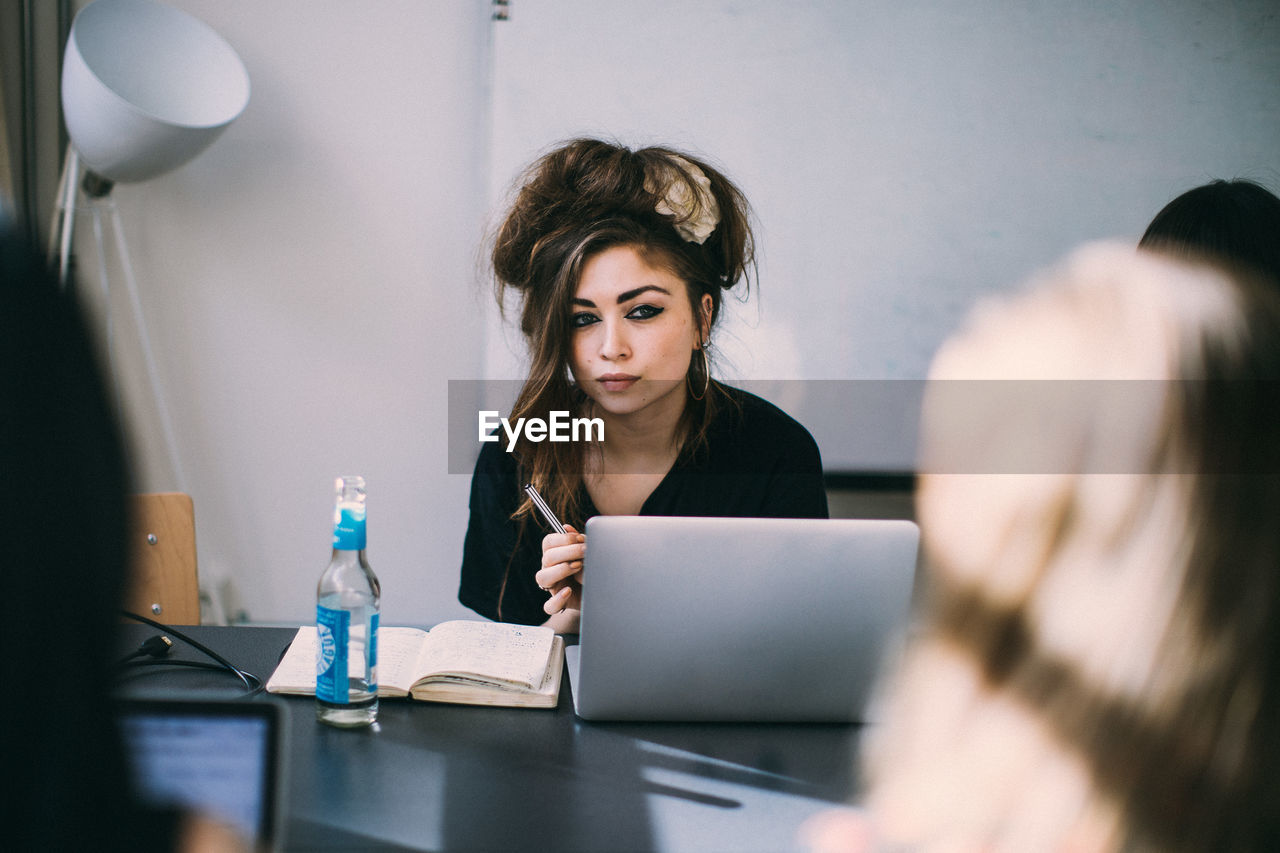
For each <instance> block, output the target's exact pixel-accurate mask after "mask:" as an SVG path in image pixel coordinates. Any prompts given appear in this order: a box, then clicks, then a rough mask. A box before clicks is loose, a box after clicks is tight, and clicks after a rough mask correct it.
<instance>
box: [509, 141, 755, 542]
mask: <svg viewBox="0 0 1280 853" xmlns="http://www.w3.org/2000/svg"><path fill="white" fill-rule="evenodd" d="M699 172H700V173H701V174H699ZM700 179H701V180H700ZM703 187H705V190H704V189H703ZM517 188H518V189H517V192H516V195H515V199H514V201H513V203H512V205H511V208H510V211H509V212H508V214H507V216H506V218H505V219H504V220H503V222H502V224H501V226H500V227H499V229H498V232H497V235H496V237H495V239H494V246H493V256H492V257H493V269H494V274H495V277H496V285H497V297H498V303H499V306H501V307H504V308H505V304H506V296H507V294H508V292H509V291H511V290H514V291H516V292H518V293H519V295H520V297H521V300H522V308H521V312H520V330H521V332H523V333H524V336H525V338H526V340H527V341H528V344H529V349H530V356H531V364H530V368H529V376H528V378H527V379H526V381H525V383H524V386H523V388H522V389H521V391H520V394H519V397H518V398H517V401H516V404H515V406H514V408H513V411H512V415H511V417H512V419H513V420H514V419H515V418H517V417H543V418H545V417H547V414H548V413H549V412H551V411H556V410H561V411H573V412H581V411H582V410H583V409H584V407H586V405H587V403H588V400H587V399H586V396H585V394H583V392H582V391H581V390H580V389H578V388H577V387H576V386H574V385H573V384H572V382H571V381H570V380H569V378H568V377H567V375H566V366H567V364H568V360H569V352H570V339H571V329H570V325H569V320H570V314H571V308H570V300H571V299H572V298H573V296H574V293H575V291H576V289H577V285H578V280H579V277H580V275H581V272H582V268H583V266H584V265H585V263H586V262H587V261H588V260H589V259H591V258H592V257H594V256H595V255H597V254H599V253H600V252H603V251H604V250H606V249H609V248H612V247H616V246H629V247H632V248H634V249H635V250H636V251H637V252H639V253H640V255H641V256H642V257H643V258H644V259H645V260H646V262H648V263H650V264H652V265H654V266H656V267H659V268H662V269H665V270H667V271H669V272H671V273H672V274H673V275H675V276H676V277H678V278H680V279H681V280H683V281H684V282H685V284H686V285H687V287H688V297H689V302H690V305H691V306H692V307H693V316H694V317H696V318H701V317H703V316H704V313H703V310H702V307H701V303H702V300H703V297H704V296H709V297H710V298H711V305H712V309H711V313H710V316H709V317H706V318H705V319H706V333H707V335H708V336H709V334H710V330H711V328H712V327H713V326H714V324H715V322H716V320H717V318H718V317H719V313H720V305H721V297H722V293H723V292H724V291H726V290H728V289H730V288H732V287H734V286H735V285H737V284H738V282H739V281H742V280H744V279H748V282H747V286H748V287H749V278H750V275H749V270H751V268H752V267H753V264H754V246H753V240H752V234H751V228H750V225H749V222H748V220H749V207H748V205H747V201H746V198H745V197H744V196H743V194H742V193H741V191H739V190H738V188H737V187H736V186H734V185H733V183H732V182H731V181H729V179H728V178H726V177H725V176H724V175H723V174H721V173H720V172H719V171H718V170H716V169H715V168H713V167H712V166H711V165H709V164H708V163H707V162H706V161H704V160H701V159H698V158H695V157H693V156H691V155H689V154H684V153H680V152H677V151H674V150H672V149H670V148H663V147H648V148H641V149H638V150H634V151H633V150H631V149H629V148H626V147H623V146H621V145H615V144H612V143H609V142H604V141H601V140H597V139H575V140H572V141H570V142H568V143H566V144H563V145H561V146H559V147H557V148H556V149H554V150H553V151H551V152H550V153H548V154H546V155H544V156H542V157H540V158H539V159H538V160H536V161H535V162H534V163H533V164H532V165H531V166H530V167H529V168H528V169H527V170H526V171H525V172H524V174H523V175H522V176H521V178H520V179H519V180H518V181H517ZM706 193H709V196H708V195H706ZM673 194H674V195H676V196H679V197H683V198H684V199H687V200H688V202H689V204H688V207H687V208H686V209H684V210H682V211H679V212H670V213H664V212H659V207H660V206H661V205H662V202H663V200H664V199H666V198H670V197H671V196H672V195H673ZM664 209H670V208H664ZM710 209H714V210H715V211H718V222H717V224H716V225H715V228H714V230H712V231H711V233H710V234H709V235H706V236H705V238H704V239H703V241H702V242H695V241H693V240H690V239H686V237H685V236H684V235H683V234H682V233H681V230H680V229H687V227H688V226H689V224H690V223H691V222H696V221H698V220H699V219H706V218H707V215H708V214H709V212H711V210H710ZM703 369H704V363H703V362H702V359H701V358H698V357H691V359H690V368H689V371H690V372H689V377H688V385H689V386H690V387H691V388H697V389H701V388H703V387H706V388H707V389H708V391H707V393H706V395H705V396H702V398H701V399H697V396H699V395H695V394H691V395H690V398H689V405H687V406H686V408H685V415H684V422H683V424H682V431H683V435H684V442H685V444H684V446H685V448H696V447H697V446H698V445H699V443H700V442H701V441H703V440H704V439H705V434H706V428H707V425H708V424H709V423H710V422H711V420H712V418H713V417H714V415H715V412H716V409H717V406H718V405H721V404H723V402H724V400H725V399H727V398H726V397H724V395H723V393H722V392H721V391H720V390H719V389H718V388H717V386H716V384H715V383H714V382H711V381H710V376H709V370H708V371H707V373H704V372H703ZM584 453H585V450H584V448H583V446H582V445H581V444H572V443H552V442H541V443H533V442H525V441H521V443H520V444H518V445H517V448H516V455H517V458H518V459H519V461H520V464H521V467H522V476H524V478H525V479H527V480H529V481H530V482H533V483H534V484H535V485H537V486H538V487H539V489H541V490H542V491H543V494H544V496H545V497H546V499H547V501H548V503H550V504H551V507H552V509H554V510H555V511H556V512H557V514H558V515H560V517H561V518H563V519H564V520H565V521H569V522H572V523H576V524H580V523H581V519H580V512H581V507H580V506H579V499H578V494H579V488H580V486H581V482H582V479H581V474H582V469H583V464H582V463H583V454H584ZM552 472H554V473H555V476H551V475H552ZM529 510H530V505H529V502H528V501H527V500H525V501H524V502H522V504H521V505H520V509H519V510H518V511H517V513H516V514H517V516H524V515H526V514H527V513H528V512H529Z"/></svg>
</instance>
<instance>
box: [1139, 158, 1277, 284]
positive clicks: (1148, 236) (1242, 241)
mask: <svg viewBox="0 0 1280 853" xmlns="http://www.w3.org/2000/svg"><path fill="white" fill-rule="evenodd" d="M1138 245H1139V246H1141V247H1142V248H1144V249H1154V250H1158V251H1164V252H1168V253H1171V254H1173V255H1175V256H1183V257H1187V256H1190V257H1197V256H1203V257H1204V259H1206V260H1209V261H1217V262H1221V263H1227V264H1233V265H1237V266H1245V267H1248V268H1250V269H1251V270H1252V271H1253V273H1254V274H1260V275H1264V276H1266V277H1267V278H1269V279H1270V280H1271V282H1272V283H1273V284H1274V285H1275V286H1276V287H1278V288H1280V198H1277V197H1276V196H1275V195H1273V194H1272V193H1271V192H1270V191H1268V190H1267V189H1266V188H1265V187H1263V186H1262V185H1261V184H1257V183H1254V182H1253V181H1247V180H1242V179H1237V180H1234V181H1224V180H1216V181H1210V182H1209V183H1207V184H1204V185H1203V186H1199V187H1195V188H1193V189H1190V190H1187V191H1186V192H1185V193H1183V194H1182V195H1180V196H1178V197H1177V198H1175V199H1174V200H1173V201H1171V202H1169V203H1168V204H1167V205H1165V206H1164V208H1162V209H1161V210H1160V212H1159V213H1157V214H1156V216H1155V218H1154V219H1152V220H1151V224H1150V225H1148V226H1147V230H1146V231H1145V232H1144V233H1143V235H1142V239H1141V240H1139V242H1138Z"/></svg>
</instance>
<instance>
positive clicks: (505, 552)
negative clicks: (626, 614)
mask: <svg viewBox="0 0 1280 853" xmlns="http://www.w3.org/2000/svg"><path fill="white" fill-rule="evenodd" d="M721 387H722V388H723V389H724V390H725V392H726V393H728V394H729V396H730V398H731V400H732V401H733V402H732V403H730V404H722V405H721V407H720V409H719V411H718V412H717V414H716V417H715V419H714V420H713V421H712V423H711V425H710V427H709V429H708V432H707V442H706V445H705V446H704V447H702V448H701V450H698V451H688V452H684V453H682V454H681V455H680V457H679V458H677V460H676V462H675V464H674V465H673V466H672V468H671V470H670V471H669V472H667V475H666V476H665V477H664V478H663V479H662V481H661V482H660V483H659V484H658V486H657V487H656V488H655V489H654V490H653V493H652V494H650V495H649V497H648V498H647V499H646V500H645V502H644V505H643V506H642V507H641V509H640V515H676V516H727V517H740V518H826V517H827V515H828V511H827V494H826V491H825V489H824V487H823V481H822V460H821V457H820V454H819V452H818V445H817V443H816V442H814V440H813V436H811V435H810V434H809V431H808V430H806V429H805V428H804V427H803V426H801V425H800V424H799V423H798V422H797V421H796V420H794V419H793V418H791V417H790V416H789V415H787V414H786V413H785V412H783V411H782V410H781V409H779V408H778V407H777V406H774V405H773V404H772V403H769V402H768V401H766V400H763V399H761V398H760V397H757V396H755V395H754V394H749V393H747V392H745V391H741V390H739V389H736V388H729V387H727V386H721ZM523 485H524V483H523V482H522V480H521V478H520V470H519V466H518V464H517V461H516V459H515V457H514V456H513V455H512V454H510V453H507V452H506V451H505V450H504V449H503V447H502V446H501V444H500V443H486V444H485V445H484V447H483V448H482V449H481V451H480V457H479V459H477V460H476V467H475V473H474V474H473V475H472V479H471V504H470V506H471V518H470V522H469V523H468V525H467V535H466V539H465V541H464V543H463V552H462V573H461V584H460V586H459V590H458V600H459V601H461V602H462V603H463V604H464V605H466V606H467V607H470V608H471V609H472V610H475V611H476V612H477V613H479V614H481V615H482V616H486V617H488V618H490V619H496V620H501V621H504V622H520V623H524V624H538V623H541V622H543V621H545V620H546V618H547V615H546V613H545V612H544V611H543V609H542V605H543V603H544V602H545V601H546V599H547V594H546V593H545V592H543V591H542V590H540V589H538V585H537V582H536V581H535V580H534V575H535V574H536V573H537V571H538V569H539V567H540V566H541V564H542V537H543V536H544V535H545V534H546V533H547V532H548V531H547V530H545V529H544V528H543V526H542V522H541V520H540V519H537V520H535V519H523V520H521V521H515V520H513V519H512V518H511V515H512V513H514V512H515V511H516V508H517V507H519V505H520V503H521V502H522V501H523V499H524V492H523V490H522V489H523ZM580 500H581V505H582V507H583V508H584V512H583V517H582V518H581V519H565V521H566V522H569V523H572V524H574V526H575V527H577V528H578V529H579V530H581V529H583V526H582V525H583V524H584V523H585V522H586V519H588V518H590V517H592V516H594V515H599V514H600V513H599V511H598V510H596V508H595V506H594V505H593V504H592V502H591V497H590V495H589V494H587V491H586V488H585V486H584V487H583V489H582V492H581V495H580ZM513 555H514V556H513Z"/></svg>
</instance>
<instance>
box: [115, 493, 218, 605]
mask: <svg viewBox="0 0 1280 853" xmlns="http://www.w3.org/2000/svg"><path fill="white" fill-rule="evenodd" d="M132 509H133V525H132V530H131V531H130V543H129V547H130V551H131V554H130V558H131V560H132V563H131V569H132V583H131V585H130V589H129V594H128V596H127V598H126V600H125V609H126V610H128V611H130V612H133V613H137V614H138V615H140V616H146V617H147V618H148V619H154V620H156V621H157V622H163V623H165V624H166V625H199V624H200V582H199V577H198V576H197V574H196V517H195V508H194V506H193V505H192V503H191V496H190V495H186V494H183V493H182V492H159V493H155V494H144V495H134V496H133V507H132Z"/></svg>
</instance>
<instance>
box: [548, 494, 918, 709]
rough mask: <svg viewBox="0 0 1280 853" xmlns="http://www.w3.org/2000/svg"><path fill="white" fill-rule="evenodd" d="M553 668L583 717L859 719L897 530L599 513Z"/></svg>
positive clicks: (883, 653)
mask: <svg viewBox="0 0 1280 853" xmlns="http://www.w3.org/2000/svg"><path fill="white" fill-rule="evenodd" d="M585 532H586V536H587V553H586V558H585V566H584V569H583V577H584V585H583V594H582V620H581V625H580V628H579V638H578V644H577V645H576V646H568V647H566V649H565V652H566V666H567V668H568V671H569V686H570V689H571V691H572V694H573V705H574V710H575V712H576V713H577V715H578V716H579V717H581V718H583V719H585V720H633V721H681V722H694V721H708V722H711V721H714V722H840V723H852V722H867V721H869V720H868V714H867V708H868V700H869V698H870V695H871V692H872V688H873V686H874V684H875V681H876V677H877V675H878V674H879V671H880V669H881V667H882V665H883V663H884V661H885V658H886V657H887V655H888V654H889V652H890V651H891V650H892V648H893V647H894V644H895V643H897V642H900V640H901V639H902V636H903V635H904V634H905V629H906V624H907V619H908V615H909V612H910V607H911V592H912V586H913V582H914V577H915V565H916V552H917V549H918V546H919V529H918V528H917V527H916V525H915V524H914V523H913V522H911V521H905V520H853V519H776V518H770V519H759V518H668V517H657V516H597V517H594V518H592V519H590V520H588V521H587V526H586V531H585Z"/></svg>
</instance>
